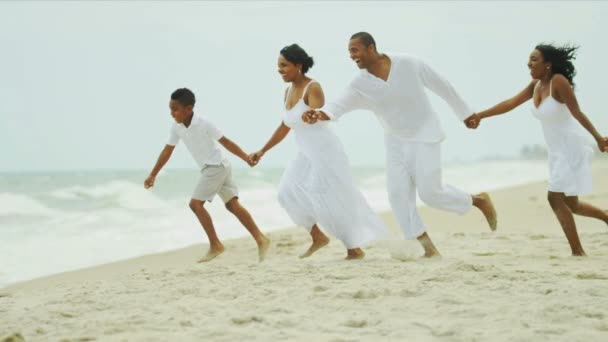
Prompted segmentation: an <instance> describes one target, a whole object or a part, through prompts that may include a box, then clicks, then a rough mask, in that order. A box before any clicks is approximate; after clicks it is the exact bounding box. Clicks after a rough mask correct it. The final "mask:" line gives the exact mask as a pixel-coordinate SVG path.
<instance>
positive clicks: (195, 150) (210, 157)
mask: <svg viewBox="0 0 608 342" xmlns="http://www.w3.org/2000/svg"><path fill="white" fill-rule="evenodd" d="M223 136H224V135H223V134H222V132H220V130H219V129H217V127H215V126H214V125H213V124H212V123H211V122H209V121H207V120H205V119H203V118H201V117H198V116H196V115H194V116H192V121H191V122H190V126H188V127H186V125H184V124H183V123H180V124H178V123H174V124H173V126H171V131H170V133H169V141H168V142H167V145H171V146H175V145H177V143H178V142H179V141H180V139H181V140H183V141H184V144H186V147H187V148H188V151H190V154H191V155H192V157H193V158H194V160H196V163H197V164H198V166H199V167H200V168H201V169H202V168H204V167H205V165H220V164H223V163H224V162H225V158H224V156H223V155H222V150H221V149H220V148H219V146H218V145H217V143H216V141H218V140H220V139H221V138H222V137H223Z"/></svg>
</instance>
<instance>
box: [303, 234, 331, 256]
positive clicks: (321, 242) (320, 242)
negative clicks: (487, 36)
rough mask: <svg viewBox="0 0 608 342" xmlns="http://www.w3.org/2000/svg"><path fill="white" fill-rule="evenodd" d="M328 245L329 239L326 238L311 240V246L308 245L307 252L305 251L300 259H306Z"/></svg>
mask: <svg viewBox="0 0 608 342" xmlns="http://www.w3.org/2000/svg"><path fill="white" fill-rule="evenodd" d="M328 243H329V238H327V237H322V238H318V239H316V240H313V241H312V245H310V247H309V248H308V250H306V252H304V254H302V255H300V259H304V258H308V257H309V256H311V255H312V254H313V253H314V252H316V251H318V250H319V249H321V248H323V247H325V246H327V244H328Z"/></svg>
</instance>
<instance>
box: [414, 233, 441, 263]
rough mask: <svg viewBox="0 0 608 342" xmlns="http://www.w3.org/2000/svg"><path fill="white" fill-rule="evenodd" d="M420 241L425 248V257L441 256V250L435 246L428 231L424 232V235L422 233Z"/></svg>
mask: <svg viewBox="0 0 608 342" xmlns="http://www.w3.org/2000/svg"><path fill="white" fill-rule="evenodd" d="M418 241H419V242H420V244H421V245H422V248H424V255H423V257H425V258H433V257H439V256H441V254H439V251H438V250H437V248H435V245H434V244H433V241H431V238H430V237H429V234H427V233H426V232H424V233H422V235H420V236H419V237H418Z"/></svg>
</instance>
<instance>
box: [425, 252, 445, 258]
mask: <svg viewBox="0 0 608 342" xmlns="http://www.w3.org/2000/svg"><path fill="white" fill-rule="evenodd" d="M422 257H423V258H440V257H441V254H439V251H438V250H434V251H424V254H423V255H422Z"/></svg>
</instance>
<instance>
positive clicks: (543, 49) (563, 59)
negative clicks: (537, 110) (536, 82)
mask: <svg viewBox="0 0 608 342" xmlns="http://www.w3.org/2000/svg"><path fill="white" fill-rule="evenodd" d="M578 48H579V47H578V46H576V45H563V46H555V45H553V44H545V43H541V44H538V45H536V47H535V49H536V50H538V51H540V53H541V54H542V55H543V59H544V60H545V62H549V63H551V72H552V73H554V74H561V75H564V77H565V78H566V79H568V82H570V85H572V87H573V88H574V81H573V79H574V76H576V69H575V68H574V64H572V61H573V60H575V59H576V52H577V50H578Z"/></svg>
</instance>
